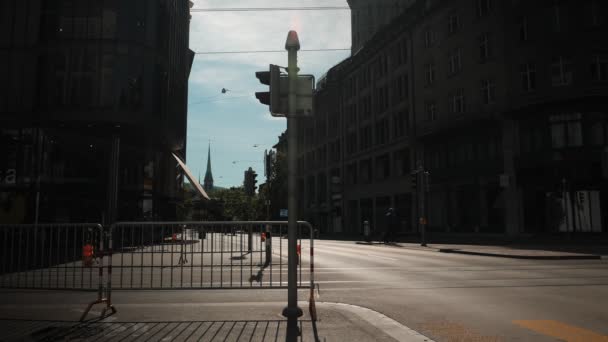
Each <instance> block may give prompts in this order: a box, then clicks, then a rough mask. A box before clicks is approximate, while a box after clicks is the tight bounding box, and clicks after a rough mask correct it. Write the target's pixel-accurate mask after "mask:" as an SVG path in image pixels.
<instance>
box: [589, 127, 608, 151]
mask: <svg viewBox="0 0 608 342" xmlns="http://www.w3.org/2000/svg"><path fill="white" fill-rule="evenodd" d="M606 127H608V125H606ZM588 130H589V138H588V139H589V143H590V144H591V145H599V146H601V145H604V143H605V140H604V136H605V133H604V123H603V122H601V121H597V122H593V123H590V124H589V126H588Z"/></svg>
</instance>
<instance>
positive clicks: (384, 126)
mask: <svg viewBox="0 0 608 342" xmlns="http://www.w3.org/2000/svg"><path fill="white" fill-rule="evenodd" d="M388 126H389V125H388V119H387V118H383V119H381V120H379V121H378V122H376V144H378V145H381V144H386V143H387V142H388V140H389V130H388Z"/></svg>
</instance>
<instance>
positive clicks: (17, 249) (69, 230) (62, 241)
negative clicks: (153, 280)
mask: <svg viewBox="0 0 608 342" xmlns="http://www.w3.org/2000/svg"><path fill="white" fill-rule="evenodd" d="M104 240H105V236H104V231H103V228H102V226H101V225H99V224H94V223H75V224H37V225H23V224H15V225H0V246H1V247H2V251H1V252H0V255H1V259H0V288H11V289H61V290H81V291H95V290H96V291H97V299H96V300H95V301H93V302H91V303H90V304H89V306H88V308H87V310H86V311H85V312H84V314H83V316H82V318H83V319H84V317H86V315H87V313H88V311H89V310H90V308H91V307H92V306H93V305H95V304H101V303H104V304H106V308H104V312H105V310H107V309H111V310H112V311H115V309H114V308H113V306H112V304H111V301H110V300H109V299H108V298H107V296H106V295H108V296H109V293H110V291H109V283H107V284H106V285H107V286H105V287H104V274H103V270H104V242H105V241H104ZM108 270H110V269H108ZM109 279H110V276H108V278H107V280H108V281H109Z"/></svg>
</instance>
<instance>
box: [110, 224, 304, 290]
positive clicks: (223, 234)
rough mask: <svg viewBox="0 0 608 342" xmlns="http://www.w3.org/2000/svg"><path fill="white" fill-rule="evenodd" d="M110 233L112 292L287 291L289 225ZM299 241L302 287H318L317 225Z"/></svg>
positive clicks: (160, 227) (145, 227) (120, 227)
mask: <svg viewBox="0 0 608 342" xmlns="http://www.w3.org/2000/svg"><path fill="white" fill-rule="evenodd" d="M109 234H110V246H109V248H110V250H109V254H110V256H109V261H110V265H111V278H110V281H111V288H112V289H243V288H286V287H287V268H288V267H287V256H288V254H287V222H286V221H284V222H283V221H280V222H277V221H256V222H251V221H249V222H235V221H226V222H124V223H116V224H114V225H113V226H112V227H111V228H110V232H109ZM297 236H298V246H299V247H298V270H297V272H298V286H299V287H313V283H312V282H313V278H312V271H313V264H312V247H313V237H314V234H313V228H312V226H311V225H310V224H308V223H307V222H299V223H298V235H297ZM309 249H310V251H311V253H309V254H308V253H307V254H306V255H302V251H307V250H309ZM309 255H310V257H309ZM306 262H308V267H306V266H304V263H306Z"/></svg>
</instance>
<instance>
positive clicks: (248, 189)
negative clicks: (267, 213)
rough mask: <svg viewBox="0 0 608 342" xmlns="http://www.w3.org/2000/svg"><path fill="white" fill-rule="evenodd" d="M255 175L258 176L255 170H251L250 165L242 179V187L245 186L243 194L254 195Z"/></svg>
mask: <svg viewBox="0 0 608 342" xmlns="http://www.w3.org/2000/svg"><path fill="white" fill-rule="evenodd" d="M257 177H258V174H257V173H256V172H255V171H253V169H252V168H251V167H250V168H249V169H247V170H246V171H245V177H244V180H243V187H244V188H245V195H247V196H253V195H255V189H256V188H257V186H256V185H255V184H256V183H257V182H258V181H257V179H256V178H257Z"/></svg>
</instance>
